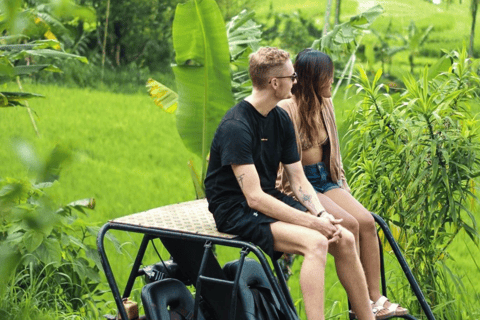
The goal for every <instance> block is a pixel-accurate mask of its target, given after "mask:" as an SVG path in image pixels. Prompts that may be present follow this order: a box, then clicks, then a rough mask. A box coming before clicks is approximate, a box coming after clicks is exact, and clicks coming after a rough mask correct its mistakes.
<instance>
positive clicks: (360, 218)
mask: <svg viewBox="0 0 480 320" xmlns="http://www.w3.org/2000/svg"><path fill="white" fill-rule="evenodd" d="M325 198H327V199H325ZM329 200H330V201H329ZM320 201H321V202H322V204H323V205H324V206H325V209H326V210H327V211H328V212H329V213H331V214H332V215H333V216H334V217H335V218H343V219H344V221H345V220H346V221H347V222H348V221H350V220H351V219H352V217H353V218H354V219H355V220H356V221H357V225H356V228H358V229H356V230H354V231H357V232H358V238H357V239H358V240H359V244H358V245H359V248H360V260H361V262H362V266H363V270H364V271H365V277H366V279H367V284H368V291H369V295H370V299H371V300H373V301H377V300H378V298H380V296H381V294H380V250H379V247H378V238H377V230H376V227H375V220H374V219H373V217H372V215H371V213H370V212H369V211H368V210H367V209H365V207H364V206H363V205H362V204H361V203H360V202H358V201H357V200H356V199H355V198H354V197H353V196H352V195H351V194H350V193H348V192H347V191H345V190H344V189H332V190H329V191H327V192H325V193H324V194H323V196H321V198H320ZM348 216H349V217H350V218H349V219H348V218H347V219H345V217H348ZM352 225H355V224H352ZM345 227H346V228H347V229H348V227H349V225H348V224H347V225H345Z"/></svg>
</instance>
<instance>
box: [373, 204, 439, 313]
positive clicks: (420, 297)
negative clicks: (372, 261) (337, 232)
mask: <svg viewBox="0 0 480 320" xmlns="http://www.w3.org/2000/svg"><path fill="white" fill-rule="evenodd" d="M372 215H373V218H374V219H375V222H376V223H377V224H378V225H379V226H380V228H381V229H382V231H383V234H384V235H385V238H386V239H387V241H388V243H389V244H390V247H391V248H392V250H393V252H394V254H395V257H396V258H397V260H398V263H399V264H400V266H401V267H402V270H403V273H404V274H405V276H406V277H407V280H408V282H409V283H410V287H411V288H412V290H413V292H414V293H415V296H416V297H417V300H418V302H419V303H420V306H421V307H422V310H423V312H424V313H425V315H426V316H427V319H428V320H435V316H434V315H433V312H432V309H430V306H429V305H428V303H427V301H426V300H425V297H424V295H423V292H422V290H421V289H420V286H419V285H418V283H417V280H416V279H415V277H414V275H413V273H412V271H411V270H410V268H409V267H408V264H407V261H406V260H405V258H404V257H403V255H402V252H401V251H400V247H399V246H398V244H397V242H396V241H395V238H394V237H393V235H392V233H391V232H390V228H389V227H388V225H387V223H386V222H385V220H383V219H382V218H381V217H380V216H379V215H377V214H375V213H373V212H372ZM380 245H381V244H380ZM382 251H383V250H380V252H382ZM381 261H382V266H383V255H382V258H381ZM382 278H383V279H382V286H385V287H383V294H384V295H385V293H386V291H387V289H386V285H385V279H384V278H385V269H384V267H383V270H382ZM407 316H409V317H406V316H399V317H402V318H404V319H415V318H414V317H412V316H410V315H407Z"/></svg>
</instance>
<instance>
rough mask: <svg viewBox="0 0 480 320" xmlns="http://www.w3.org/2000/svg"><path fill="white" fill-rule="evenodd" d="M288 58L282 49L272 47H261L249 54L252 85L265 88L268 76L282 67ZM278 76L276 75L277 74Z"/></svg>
mask: <svg viewBox="0 0 480 320" xmlns="http://www.w3.org/2000/svg"><path fill="white" fill-rule="evenodd" d="M289 59H290V54H289V53H288V52H286V51H284V50H282V49H278V48H274V47H262V48H260V49H258V51H257V52H255V53H252V54H251V55H250V66H249V72H250V78H251V79H252V84H253V87H255V88H257V89H260V90H261V89H265V87H266V86H267V84H268V78H270V77H272V76H274V73H275V72H278V71H279V69H282V68H281V67H283V65H284V64H285V62H287V61H288V60H289ZM277 76H278V75H277Z"/></svg>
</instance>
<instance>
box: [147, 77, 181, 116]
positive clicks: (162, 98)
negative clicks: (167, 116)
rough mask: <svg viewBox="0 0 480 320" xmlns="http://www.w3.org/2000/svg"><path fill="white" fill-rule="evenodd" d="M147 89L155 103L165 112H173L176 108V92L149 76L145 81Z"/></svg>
mask: <svg viewBox="0 0 480 320" xmlns="http://www.w3.org/2000/svg"><path fill="white" fill-rule="evenodd" d="M147 90H148V93H149V94H150V97H152V98H153V99H154V102H155V104H156V105H157V106H159V107H160V108H162V110H164V111H165V112H167V113H174V112H175V110H177V106H178V104H177V101H178V94H177V93H176V92H175V91H173V90H172V89H170V88H168V87H167V86H165V85H163V84H162V83H160V82H158V81H155V80H153V79H151V78H150V79H148V81H147Z"/></svg>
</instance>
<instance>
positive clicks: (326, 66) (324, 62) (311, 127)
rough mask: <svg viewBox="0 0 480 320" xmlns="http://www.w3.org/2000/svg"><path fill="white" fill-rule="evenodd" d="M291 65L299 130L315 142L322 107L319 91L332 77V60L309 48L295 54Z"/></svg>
mask: <svg viewBox="0 0 480 320" xmlns="http://www.w3.org/2000/svg"><path fill="white" fill-rule="evenodd" d="M293 67H294V69H295V72H296V73H297V75H298V78H297V84H295V85H294V86H293V88H292V93H293V95H294V96H295V99H296V101H297V105H298V112H299V118H300V123H299V131H300V134H303V136H304V137H305V138H307V139H308V141H310V142H313V143H315V141H314V139H313V137H318V123H317V121H318V119H321V118H320V114H321V111H322V108H323V98H322V96H321V95H320V92H322V89H323V88H324V87H326V86H328V85H329V83H328V81H330V79H331V78H332V77H333V62H332V59H330V57H329V56H328V55H326V54H325V53H322V52H320V51H317V50H313V49H310V48H309V49H305V50H303V51H302V52H300V53H299V54H298V55H297V57H296V59H295V64H294V66H293Z"/></svg>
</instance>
